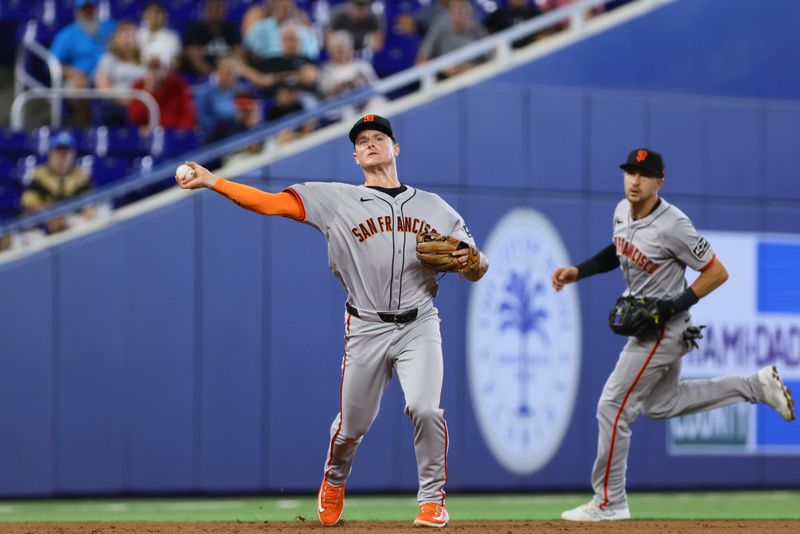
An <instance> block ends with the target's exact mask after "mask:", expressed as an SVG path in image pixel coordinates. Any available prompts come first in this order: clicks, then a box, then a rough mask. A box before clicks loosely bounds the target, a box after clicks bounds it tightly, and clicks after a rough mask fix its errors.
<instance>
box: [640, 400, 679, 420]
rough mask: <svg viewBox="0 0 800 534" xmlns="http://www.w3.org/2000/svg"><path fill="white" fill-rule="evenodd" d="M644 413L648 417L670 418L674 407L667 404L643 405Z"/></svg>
mask: <svg viewBox="0 0 800 534" xmlns="http://www.w3.org/2000/svg"><path fill="white" fill-rule="evenodd" d="M642 413H643V414H644V416H645V417H647V418H648V419H668V418H669V417H671V415H672V407H671V406H667V405H665V404H660V405H651V404H645V405H644V406H642Z"/></svg>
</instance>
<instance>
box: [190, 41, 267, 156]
mask: <svg viewBox="0 0 800 534" xmlns="http://www.w3.org/2000/svg"><path fill="white" fill-rule="evenodd" d="M239 65H240V62H239V59H238V58H236V57H235V56H228V57H225V58H222V59H221V60H220V61H219V64H218V65H217V70H216V72H215V74H214V75H213V76H212V77H211V78H210V79H209V80H208V82H207V83H205V84H203V85H201V86H200V87H198V88H197V92H196V95H195V102H196V103H197V120H198V123H199V125H200V128H201V130H202V131H203V134H204V135H205V138H206V140H207V141H209V142H210V141H217V140H219V139H223V138H225V137H228V136H231V135H234V134H236V133H239V132H243V131H245V130H247V129H249V128H252V127H254V126H256V125H257V124H258V123H259V122H260V121H261V106H260V105H259V102H258V100H256V99H254V98H252V97H250V96H249V94H248V93H247V91H246V90H245V88H244V86H243V85H242V83H241V82H240V80H239Z"/></svg>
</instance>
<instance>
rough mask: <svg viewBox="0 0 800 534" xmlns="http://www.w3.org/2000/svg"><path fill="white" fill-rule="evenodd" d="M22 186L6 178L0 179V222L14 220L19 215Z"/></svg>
mask: <svg viewBox="0 0 800 534" xmlns="http://www.w3.org/2000/svg"><path fill="white" fill-rule="evenodd" d="M21 197H22V185H21V184H20V183H19V182H18V181H16V180H11V179H7V178H0V221H3V220H8V219H14V218H15V217H17V215H19V211H20V205H19V202H20V199H21Z"/></svg>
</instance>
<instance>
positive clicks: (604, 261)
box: [551, 244, 619, 291]
mask: <svg viewBox="0 0 800 534" xmlns="http://www.w3.org/2000/svg"><path fill="white" fill-rule="evenodd" d="M617 267H619V258H618V257H617V249H616V248H615V247H614V245H613V244H611V245H608V246H607V247H606V248H604V249H603V250H601V251H600V252H598V253H597V254H595V255H594V256H592V257H591V258H589V259H588V260H586V261H584V262H582V263H579V264H578V265H570V266H569V267H559V268H558V269H556V270H555V271H553V276H552V277H551V283H552V284H553V289H555V290H556V291H561V290H562V289H564V286H565V285H567V284H571V283H573V282H577V281H578V280H580V279H582V278H586V277H588V276H593V275H595V274H599V273H607V272H608V271H611V270H612V269H616V268H617Z"/></svg>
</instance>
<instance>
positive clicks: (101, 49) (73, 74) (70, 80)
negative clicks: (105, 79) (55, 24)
mask: <svg viewBox="0 0 800 534" xmlns="http://www.w3.org/2000/svg"><path fill="white" fill-rule="evenodd" d="M74 7H75V10H74V16H75V20H74V21H73V22H71V23H70V24H68V25H67V26H65V27H64V28H62V29H61V30H59V32H58V33H57V34H56V36H55V38H54V39H53V43H52V45H51V46H50V52H52V54H53V55H54V56H55V57H56V58H57V59H58V61H60V62H61V67H62V69H63V72H64V87H66V88H67V89H84V88H86V87H89V82H90V80H91V76H92V75H93V74H94V71H95V68H96V67H97V64H98V62H99V61H100V58H101V57H102V55H103V54H104V53H105V51H106V44H107V43H108V41H109V39H111V35H112V34H113V33H114V28H115V26H116V22H115V21H113V20H111V19H107V20H102V21H101V20H100V19H99V17H98V14H97V0H75V4H74ZM68 103H69V107H70V111H71V112H72V114H73V115H72V116H71V117H68V120H70V121H72V122H74V123H75V125H76V126H89V125H90V124H91V120H90V119H91V117H90V114H89V103H88V101H85V100H77V99H76V100H70V101H68Z"/></svg>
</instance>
